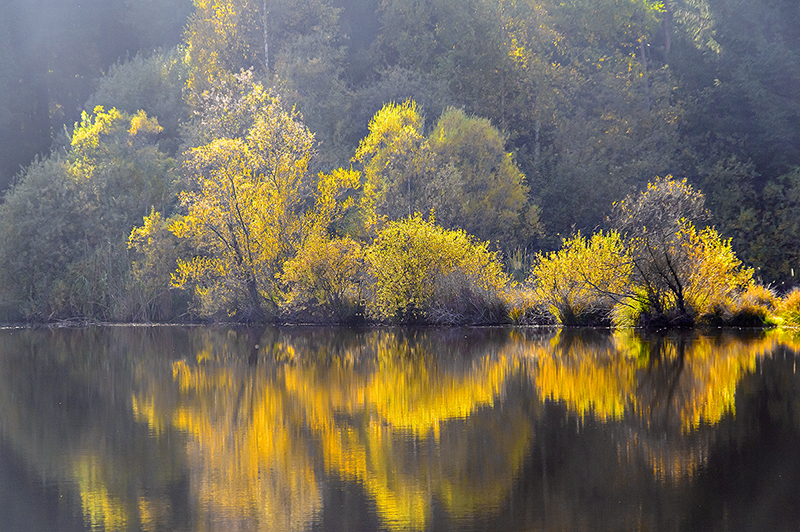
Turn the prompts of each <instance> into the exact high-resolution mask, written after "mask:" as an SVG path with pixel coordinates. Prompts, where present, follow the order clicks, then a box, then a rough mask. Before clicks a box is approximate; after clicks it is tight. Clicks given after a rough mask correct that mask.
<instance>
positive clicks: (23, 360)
mask: <svg viewBox="0 0 800 532" xmlns="http://www.w3.org/2000/svg"><path fill="white" fill-rule="evenodd" d="M799 344H800V342H798V337H797V335H793V334H787V333H778V332H774V331H773V332H768V333H758V334H754V333H751V334H748V335H742V334H736V335H734V334H729V333H728V334H717V335H713V336H711V335H701V334H698V333H688V334H674V335H667V336H663V335H662V336H647V337H643V336H641V335H639V334H637V333H634V332H622V333H617V334H611V333H609V332H607V331H588V332H587V331H571V330H561V331H538V330H502V329H472V330H460V329H457V330H448V331H436V330H416V331H415V330H368V331H352V330H330V329H307V328H291V329H274V328H269V329H245V328H242V329H212V328H190V329H183V328H111V329H88V330H76V331H47V330H45V331H39V330H6V331H0V443H2V446H0V450H2V449H8V450H7V451H3V452H5V453H6V454H5V456H12V457H14V460H17V461H19V462H20V463H21V464H22V467H23V469H24V470H25V471H27V473H28V475H29V480H30V481H31V482H33V483H39V484H42V485H43V486H44V490H45V491H46V490H47V489H57V490H58V491H59V493H60V494H62V496H63V497H66V499H67V500H68V503H67V505H68V507H69V508H72V509H73V510H72V512H73V514H76V515H79V516H80V517H81V518H82V520H83V523H84V524H85V526H86V527H87V528H91V529H95V530H166V529H169V530H302V529H320V530H321V529H354V528H360V529H375V528H381V529H392V530H426V529H435V530H446V529H453V530H461V529H486V528H489V529H509V530H513V529H520V530H530V529H541V530H551V529H552V530H555V529H559V530H561V529H570V530H596V529H631V528H635V529H636V528H638V529H641V528H649V529H653V530H677V529H689V528H692V527H694V526H695V524H696V523H702V525H703V527H705V529H709V528H710V529H713V528H715V527H720V528H723V527H722V525H723V524H724V521H725V517H724V516H725V515H729V514H730V512H729V511H728V510H726V511H728V513H727V514H726V513H725V512H723V511H721V510H719V508H715V511H717V510H719V511H717V514H716V517H714V518H712V519H711V520H710V521H709V520H703V519H699V518H698V516H697V515H696V514H695V512H694V511H693V509H694V504H695V503H696V499H695V497H697V493H702V494H705V495H708V494H707V493H706V492H708V491H713V489H721V488H720V484H719V483H714V482H709V481H708V479H710V478H712V477H713V476H712V475H711V473H710V472H713V471H717V469H715V468H717V467H718V466H716V465H715V464H717V460H719V456H720V449H727V448H728V446H729V445H730V442H731V441H745V440H746V441H748V442H751V443H752V441H753V438H754V437H753V436H752V435H751V434H750V433H749V432H748V430H749V428H752V425H753V424H754V423H755V422H754V421H752V420H753V419H754V418H758V412H760V410H757V409H754V408H753V406H752V404H751V403H752V400H749V399H748V398H751V399H752V394H753V393H754V390H761V391H760V392H758V393H761V394H762V395H763V394H764V393H767V392H764V391H763V388H764V386H767V387H768V389H769V390H771V392H769V393H767V395H769V397H771V399H770V401H771V402H770V403H769V405H768V408H769V411H770V412H772V415H773V416H774V417H775V419H780V420H782V421H780V423H782V425H781V426H785V427H786V430H785V431H784V433H785V434H788V436H787V437H788V438H789V441H793V440H791V438H792V437H794V436H796V435H797V433H798V431H800V416H798V415H797V414H796V412H800V393H798V392H800V380H798V379H797V378H796V375H795V373H794V372H792V373H791V374H788V373H787V372H786V368H783V369H782V370H781V371H778V372H775V371H773V372H772V373H768V374H767V376H766V377H764V373H763V371H761V370H762V368H763V365H764V364H765V362H764V361H770V360H772V359H773V358H774V357H775V353H781V354H782V356H784V358H786V357H789V358H790V359H792V360H793V359H794V353H795V352H796V351H797V349H798V347H800V345H799ZM765 378H766V379H768V381H766V382H767V384H765V380H764V379H765ZM769 379H771V380H769ZM769 387H771V388H769ZM776 397H778V398H782V399H776ZM737 410H744V412H745V414H744V415H745V416H746V417H745V418H743V414H742V413H741V412H737ZM762 417H763V416H762ZM747 419H750V421H747ZM784 433H782V434H784ZM755 439H756V440H757V444H760V443H758V442H760V441H761V440H758V437H757V436H756V437H755ZM798 441H800V439H798ZM798 470H800V468H798ZM2 472H3V469H0V490H1V489H7V488H4V485H3V482H4V479H3V476H2ZM792 473H793V472H792V471H788V472H787V474H788V475H789V476H791V475H792ZM796 473H798V474H800V471H797V472H796ZM697 479H701V481H698V480H697ZM702 479H706V480H702ZM793 480H800V478H793ZM709 486H711V488H709ZM50 487H52V488H50ZM0 493H1V492H0ZM708 496H709V497H711V498H712V499H713V494H711V495H708ZM730 497H731V498H735V496H734V495H730ZM31 504H32V505H34V504H39V503H37V502H36V501H32V502H31ZM41 504H47V503H45V502H42V503H41ZM712 506H713V505H712ZM31 512H35V509H34V508H32V509H31ZM2 517H3V516H2V515H0V519H1V518H2ZM798 523H800V518H798V519H797V520H796V521H795V522H794V523H793V524H795V525H796V524H798ZM21 526H22V525H21ZM39 528H41V527H39ZM20 529H22V528H20ZM53 529H56V528H53Z"/></svg>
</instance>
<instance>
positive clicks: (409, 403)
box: [285, 337, 532, 529]
mask: <svg viewBox="0 0 800 532" xmlns="http://www.w3.org/2000/svg"><path fill="white" fill-rule="evenodd" d="M384 338H385V337H384ZM376 353H377V358H378V361H379V362H378V364H377V368H376V370H375V371H372V372H370V373H368V374H362V373H359V372H355V371H353V370H352V369H347V368H341V367H340V368H335V369H333V370H331V371H328V372H326V373H325V374H324V375H321V374H319V372H318V371H317V369H316V368H315V367H313V366H312V367H302V366H301V367H288V368H286V371H285V382H286V386H287V389H288V391H289V392H290V393H291V395H292V396H293V397H295V398H297V399H298V400H299V402H300V403H301V404H303V405H304V412H305V414H306V420H307V422H308V423H309V426H310V427H311V428H312V429H313V430H314V431H315V432H316V434H317V437H318V438H319V439H320V444H321V445H322V447H323V449H324V453H323V454H324V457H325V460H326V463H325V465H326V469H328V470H329V471H334V472H336V473H338V474H339V475H341V476H342V477H343V478H345V479H348V480H356V481H358V482H361V483H362V484H363V486H364V487H365V489H366V491H367V493H368V494H369V495H370V496H371V497H372V498H373V499H374V500H375V503H376V507H377V510H378V513H379V515H380V516H381V518H382V519H383V520H384V522H385V523H387V524H388V525H389V526H397V527H400V528H414V529H419V528H424V527H425V526H426V524H427V523H428V522H429V519H430V512H431V499H432V496H433V495H436V497H437V498H438V499H439V500H440V501H441V502H442V503H443V506H444V507H445V508H447V509H448V510H449V511H450V512H451V514H456V515H459V514H461V515H463V514H464V512H466V511H468V510H474V509H475V508H476V507H478V506H484V507H491V506H493V505H496V504H497V503H498V502H499V501H500V500H501V499H502V497H504V496H506V495H507V494H508V492H509V489H510V486H511V481H512V479H513V476H514V473H515V472H516V471H518V469H519V467H520V466H521V464H522V458H523V456H524V450H525V449H527V445H528V444H529V442H530V439H531V437H532V432H531V427H530V423H529V422H526V420H525V419H523V418H521V417H518V418H516V419H514V420H513V422H509V423H510V426H509V427H507V428H505V429H504V430H500V431H499V432H493V431H490V432H491V433H492V435H493V441H494V443H495V444H497V445H498V448H496V449H487V453H489V454H491V453H492V452H493V451H495V452H497V454H498V456H500V457H502V458H498V460H499V461H502V462H503V463H501V464H498V465H497V467H496V468H495V469H494V470H488V469H490V468H488V467H483V468H479V467H477V464H478V463H479V462H482V461H485V460H486V459H487V456H484V455H476V452H475V449H474V448H470V447H469V445H470V443H472V444H474V443H475V441H474V439H475V438H479V437H480V436H479V435H480V434H485V433H486V431H487V429H488V427H486V426H485V425H484V423H486V421H484V422H482V423H475V422H474V421H473V419H474V418H476V416H477V414H478V412H479V410H480V409H481V408H483V407H491V406H492V405H493V403H494V401H495V400H496V399H497V398H498V397H499V396H500V394H501V392H502V387H503V385H504V383H505V382H506V379H507V378H508V377H509V376H510V375H511V374H512V372H513V370H514V369H515V367H516V365H517V363H518V361H514V360H512V359H510V358H506V357H497V358H493V359H488V358H484V359H480V360H477V361H475V362H474V363H473V364H472V365H471V366H470V367H469V368H468V369H467V370H466V371H461V372H453V371H452V369H444V368H438V367H437V365H436V364H435V363H432V362H430V358H431V356H430V354H427V356H426V353H419V352H415V351H414V350H413V349H410V350H409V349H408V348H407V346H401V349H400V350H399V349H398V346H397V345H396V344H395V343H393V342H392V341H391V340H390V341H388V342H387V341H386V340H383V341H379V342H378V345H377V346H376ZM518 414H519V415H521V413H518ZM467 418H469V419H467ZM477 418H480V416H477ZM334 419H346V421H341V422H338V423H333V420H334ZM459 421H460V422H462V423H465V424H466V427H462V428H464V430H465V434H464V435H463V436H462V438H453V439H452V440H451V439H448V441H447V443H444V442H442V440H441V432H442V430H443V426H445V425H447V424H449V423H454V422H459ZM509 429H510V431H511V433H509ZM445 430H447V429H445ZM400 435H404V437H400V438H398V436H400ZM409 447H411V448H413V449H414V451H413V452H411V451H409ZM499 449H502V450H499ZM479 469H482V471H483V473H484V475H481V476H476V477H475V478H472V479H469V478H468V475H466V472H467V471H474V470H479ZM487 479H489V480H488V481H487ZM470 480H471V482H470Z"/></svg>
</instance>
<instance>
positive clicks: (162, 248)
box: [0, 0, 800, 325]
mask: <svg viewBox="0 0 800 532" xmlns="http://www.w3.org/2000/svg"><path fill="white" fill-rule="evenodd" d="M798 86H800V4H798V3H797V2H795V1H794V0H754V1H751V2H740V1H738V0H664V1H660V2H657V1H650V0H567V1H556V0H448V1H444V0H414V1H410V0H330V1H329V0H194V2H191V1H189V0H138V1H132V0H104V1H101V0H81V1H80V2H78V1H77V0H59V1H58V2H56V1H55V0H25V1H23V0H10V5H9V6H8V7H7V8H6V9H5V10H4V16H3V18H2V19H0V187H2V189H3V190H4V191H5V192H4V196H3V200H2V204H0V319H3V320H8V321H11V320H20V319H25V320H34V321H50V320H64V319H73V318H80V319H91V320H111V321H130V320H133V321H175V320H189V319H214V320H220V319H226V320H243V321H265V320H291V321H329V322H353V321H362V320H376V321H382V322H384V321H385V322H400V323H414V322H426V323H497V322H507V321H512V322H518V323H531V322H536V323H539V322H548V321H558V322H560V323H565V324H581V323H615V324H619V325H623V324H638V325H688V324H692V323H698V322H700V323H713V324H718V323H737V324H763V323H765V322H784V323H792V322H796V321H797V319H798V313H797V309H798V307H800V295H798V292H791V291H790V290H791V289H792V288H793V287H794V286H795V285H796V277H795V273H797V275H800V260H798V259H799V258H800V257H798V255H799V254H800V201H799V200H800V138H799V137H800V91H798V90H797V89H796V87H798ZM795 270H798V271H797V272H795Z"/></svg>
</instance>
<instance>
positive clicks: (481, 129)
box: [355, 100, 540, 246]
mask: <svg viewBox="0 0 800 532" xmlns="http://www.w3.org/2000/svg"><path fill="white" fill-rule="evenodd" d="M369 129H370V132H369V134H368V135H367V136H366V137H365V138H364V139H363V140H362V141H361V143H360V144H359V147H358V150H357V151H356V156H355V159H356V160H358V161H359V162H361V164H362V165H363V167H364V203H365V206H366V207H368V212H371V211H372V210H373V209H374V212H375V214H376V215H377V216H385V217H387V218H389V219H398V218H401V217H403V216H411V215H412V214H413V213H415V212H425V213H427V212H431V211H433V212H434V213H435V214H436V219H437V220H438V221H439V223H440V224H442V225H443V226H444V227H447V228H449V229H456V228H459V229H463V230H464V231H466V232H467V233H469V234H472V235H475V236H476V237H478V238H479V239H481V240H491V241H494V242H498V243H500V245H504V246H509V245H511V243H512V242H516V243H518V244H522V245H525V244H527V243H528V241H529V240H530V239H532V238H533V237H534V236H535V235H536V234H537V233H538V231H539V230H540V225H539V217H538V216H539V212H538V208H537V207H535V206H532V205H530V204H529V202H528V198H527V194H528V188H527V186H526V185H525V176H524V175H523V174H522V172H520V170H519V168H518V167H517V165H516V162H515V161H514V158H513V156H512V155H511V154H510V153H508V152H507V151H506V150H505V147H504V142H505V139H504V138H503V136H502V134H501V133H500V131H498V130H497V129H496V128H495V127H493V126H492V124H491V123H490V122H489V121H488V120H485V119H481V118H476V117H470V116H467V115H466V114H465V113H464V112H463V111H461V110H458V109H452V108H449V109H447V110H445V112H444V113H443V114H442V116H441V117H440V118H439V120H438V121H437V122H436V125H435V127H434V128H433V131H431V133H430V135H428V136H425V135H424V120H423V116H422V114H421V113H420V110H419V109H418V107H417V105H416V103H415V102H413V101H410V100H409V101H406V102H404V103H402V104H394V103H390V104H387V105H385V106H384V107H383V108H382V109H381V110H380V111H379V112H378V113H376V114H375V116H374V117H373V118H372V120H371V121H370V126H369Z"/></svg>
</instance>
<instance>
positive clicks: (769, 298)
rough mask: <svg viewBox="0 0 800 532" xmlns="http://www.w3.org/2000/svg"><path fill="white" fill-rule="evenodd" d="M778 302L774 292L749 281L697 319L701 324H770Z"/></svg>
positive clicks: (740, 325)
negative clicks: (744, 286)
mask: <svg viewBox="0 0 800 532" xmlns="http://www.w3.org/2000/svg"><path fill="white" fill-rule="evenodd" d="M777 303H778V297H777V296H776V295H775V293H774V292H773V291H772V290H771V289H769V288H767V287H765V286H762V285H759V284H755V283H751V284H749V285H748V286H747V288H746V289H745V290H744V292H742V293H740V294H738V295H736V296H733V297H730V298H728V299H726V300H725V301H724V302H722V303H718V304H716V305H714V306H713V307H712V308H711V309H710V311H709V312H707V313H704V314H703V315H702V316H700V318H699V319H698V322H699V323H701V324H703V325H717V326H722V325H727V326H733V327H763V326H764V325H770V324H771V319H772V316H773V313H774V311H775V308H776V305H777Z"/></svg>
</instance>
